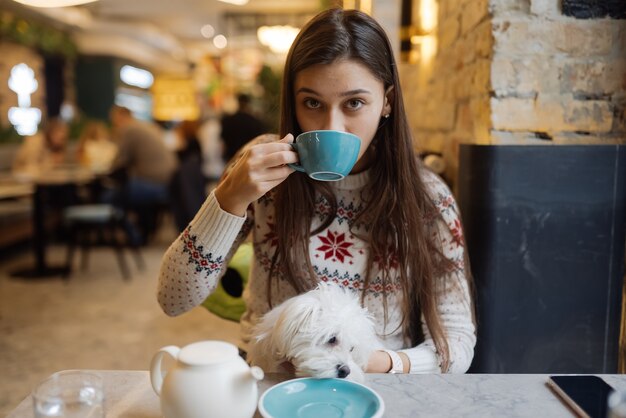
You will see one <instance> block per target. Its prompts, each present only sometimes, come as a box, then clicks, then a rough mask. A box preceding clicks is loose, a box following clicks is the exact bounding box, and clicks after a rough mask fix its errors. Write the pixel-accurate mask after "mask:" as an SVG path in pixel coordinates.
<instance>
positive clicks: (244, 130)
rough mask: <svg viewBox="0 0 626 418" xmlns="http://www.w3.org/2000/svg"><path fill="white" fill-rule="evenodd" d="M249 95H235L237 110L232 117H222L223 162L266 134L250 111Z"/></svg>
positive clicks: (260, 122)
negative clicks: (254, 139) (252, 140)
mask: <svg viewBox="0 0 626 418" xmlns="http://www.w3.org/2000/svg"><path fill="white" fill-rule="evenodd" d="M250 101H251V98H250V96H249V95H247V94H244V93H239V94H238V95H237V103H238V106H239V107H238V109H237V111H236V112H235V113H233V114H232V115H226V116H224V117H222V121H221V125H222V139H223V140H224V161H227V162H228V161H229V160H230V159H231V158H232V157H233V156H234V155H235V153H236V152H237V150H239V148H241V147H242V146H244V145H245V144H246V143H247V142H248V141H250V140H251V139H253V138H255V137H257V136H259V135H261V134H264V133H267V127H266V126H265V124H264V123H263V122H262V121H261V120H260V119H259V118H257V117H256V116H254V115H253V114H252V111H251V109H250Z"/></svg>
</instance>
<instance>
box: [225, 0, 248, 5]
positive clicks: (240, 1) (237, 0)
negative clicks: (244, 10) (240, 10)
mask: <svg viewBox="0 0 626 418" xmlns="http://www.w3.org/2000/svg"><path fill="white" fill-rule="evenodd" d="M220 1H221V2H222V3H229V4H234V5H235V6H244V5H246V4H248V0H220Z"/></svg>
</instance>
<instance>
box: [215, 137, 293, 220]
mask: <svg viewBox="0 0 626 418" xmlns="http://www.w3.org/2000/svg"><path fill="white" fill-rule="evenodd" d="M292 142H293V135H291V134H287V135H286V136H285V137H284V138H282V139H281V140H279V141H275V142H269V143H264V144H256V145H252V146H250V147H249V148H247V149H245V150H244V151H243V153H242V155H241V156H240V157H239V159H238V160H237V161H236V162H235V163H234V165H233V167H232V168H231V169H230V171H229V172H228V173H227V174H226V176H225V178H224V179H223V180H222V181H221V182H220V184H219V185H218V186H217V188H216V189H215V197H216V199H217V201H218V203H219V205H220V207H221V208H222V209H223V210H225V211H226V212H229V213H232V214H233V215H236V216H244V215H245V213H246V210H247V209H248V206H249V205H250V203H252V202H254V201H255V200H258V199H259V198H260V197H262V196H263V195H264V194H266V193H267V192H268V191H270V190H272V189H273V188H274V187H276V186H277V185H279V184H280V183H282V182H283V181H284V180H285V179H286V178H287V177H288V176H289V175H290V174H291V173H293V172H294V169H293V168H291V167H289V166H288V165H287V164H290V163H295V162H297V161H298V154H296V153H295V152H294V150H293V148H292V147H291V145H290V144H291V143H292Z"/></svg>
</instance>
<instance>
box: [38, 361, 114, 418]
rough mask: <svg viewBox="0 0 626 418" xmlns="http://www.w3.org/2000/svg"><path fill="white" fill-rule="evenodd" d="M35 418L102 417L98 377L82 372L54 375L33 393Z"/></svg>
mask: <svg viewBox="0 0 626 418" xmlns="http://www.w3.org/2000/svg"><path fill="white" fill-rule="evenodd" d="M33 407H34V410H35V418H49V417H63V418H78V417H81V418H104V388H103V383H102V377H100V376H98V375H97V374H94V373H89V372H83V371H73V370H69V371H63V372H58V373H55V374H53V375H52V376H50V377H49V378H47V379H46V380H44V381H43V382H41V383H40V384H39V385H38V386H37V388H35V390H34V391H33Z"/></svg>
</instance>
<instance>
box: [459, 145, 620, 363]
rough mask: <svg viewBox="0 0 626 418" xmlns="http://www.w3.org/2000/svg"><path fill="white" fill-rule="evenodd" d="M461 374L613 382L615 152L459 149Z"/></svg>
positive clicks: (617, 175) (615, 330) (616, 279)
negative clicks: (468, 291)
mask: <svg viewBox="0 0 626 418" xmlns="http://www.w3.org/2000/svg"><path fill="white" fill-rule="evenodd" d="M459 205H460V207H461V213H462V216H463V221H464V225H465V229H466V237H467V246H468V250H469V255H470V261H471V264H472V271H473V273H474V276H475V282H476V289H477V295H476V297H477V317H478V343H477V346H476V354H475V358H474V363H473V365H472V369H471V371H473V372H481V373H616V372H617V361H618V342H619V330H620V318H621V295H622V293H621V292H622V281H623V277H624V244H625V241H626V237H625V234H626V146H617V145H616V146H612V145H599V146H592V145H589V146H484V145H483V146H481V145H462V146H461V150H460V168H459Z"/></svg>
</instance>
